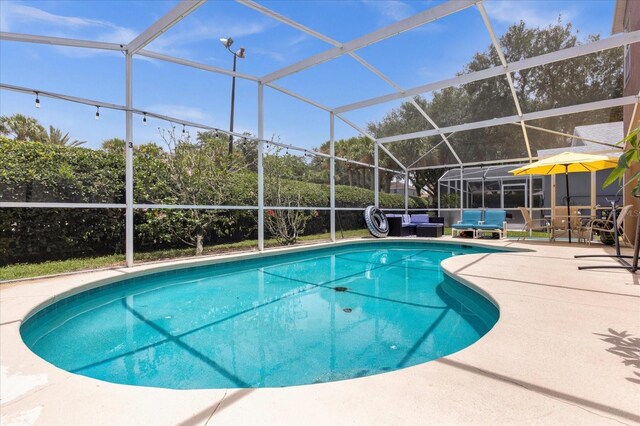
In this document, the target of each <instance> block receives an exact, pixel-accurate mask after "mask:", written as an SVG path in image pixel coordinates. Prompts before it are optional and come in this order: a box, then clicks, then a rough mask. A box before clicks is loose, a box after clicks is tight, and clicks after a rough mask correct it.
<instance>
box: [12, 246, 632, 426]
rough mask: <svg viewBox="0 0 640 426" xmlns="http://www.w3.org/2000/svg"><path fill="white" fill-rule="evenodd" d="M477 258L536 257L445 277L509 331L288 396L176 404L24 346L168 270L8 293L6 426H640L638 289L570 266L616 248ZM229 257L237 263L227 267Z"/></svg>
mask: <svg viewBox="0 0 640 426" xmlns="http://www.w3.org/2000/svg"><path fill="white" fill-rule="evenodd" d="M388 240H391V239H388ZM401 240H402V241H406V239H401ZM421 240H422V239H421ZM425 240H429V239H425ZM437 241H438V242H454V243H463V244H474V243H477V242H478V241H472V240H460V239H454V240H452V239H451V238H450V237H446V238H439V239H437ZM481 244H483V245H488V246H500V247H508V248H513V249H526V250H529V251H519V252H508V253H491V254H473V255H467V256H457V257H453V258H450V259H446V260H445V261H444V262H443V263H442V267H443V269H444V270H445V272H446V273H448V274H451V275H453V276H454V277H456V278H457V279H458V280H461V281H463V282H466V283H468V284H470V285H472V286H476V287H477V288H479V289H481V290H482V291H483V292H485V293H487V294H488V295H489V296H490V297H491V298H493V299H494V301H495V302H497V304H498V305H499V307H500V320H499V321H498V323H497V324H496V325H495V327H494V328H493V329H492V330H491V331H490V332H489V333H488V334H487V335H485V336H484V337H483V338H482V339H480V340H479V341H478V342H476V343H475V344H473V345H471V346H469V347H467V348H465V349H463V350H461V351H460V352H457V353H454V354H452V355H449V356H447V357H444V358H440V359H438V360H435V361H432V362H428V363H425V364H420V365H417V366H414V367H410V368H406V369H403V370H398V371H394V372H390V373H385V374H380V375H375V376H369V377H364V378H359V379H353V380H346V381H341V382H332V383H324V384H317V385H307V386H296V387H288V388H260V389H229V390H224V389H222V390H216V389H214V390H189V391H184V390H180V391H179V390H168V389H158V388H142V387H135V386H125V385H116V384H112V383H107V382H102V381H98V380H94V379H90V378H87V377H83V376H78V375H74V374H71V373H68V372H66V371H64V370H60V369H58V368H56V367H54V366H52V365H51V364H49V363H47V362H46V361H44V360H42V359H40V358H39V357H38V356H36V355H35V354H33V353H32V352H31V351H30V350H29V349H28V348H27V347H26V346H25V345H24V344H23V343H22V340H21V338H20V335H19V327H20V324H21V322H22V320H23V319H24V318H25V317H26V316H27V315H28V314H29V312H31V311H32V310H33V309H34V308H36V307H37V306H40V305H43V304H48V303H50V302H51V301H52V300H57V299H58V298H61V297H64V296H65V295H67V294H69V292H73V289H77V288H78V287H80V286H82V285H85V284H87V283H90V282H94V281H96V280H105V279H106V280H109V279H118V278H122V276H123V275H127V274H135V273H139V272H141V271H144V270H148V269H156V268H158V267H161V265H158V264H153V265H142V266H138V267H135V268H132V269H114V270H105V271H98V272H91V273H84V274H77V275H70V276H62V277H56V278H47V279H39V280H32V281H26V282H23V283H19V284H13V285H10V286H4V285H3V286H0V364H1V371H0V414H1V418H2V424H3V425H5V424H6V425H11V424H28V425H30V424H42V425H75V424H77V425H87V424H92V425H100V424H109V425H116V424H117V425H124V424H126V425H130V424H148V425H164V424H167V425H204V424H367V425H369V424H491V425H494V424H509V425H513V424H572V425H573V424H580V425H587V424H593V425H606V424H640V282H639V280H638V275H635V274H631V273H629V272H627V271H625V270H585V271H579V270H578V269H577V267H578V266H579V265H617V262H616V261H614V260H612V259H607V258H600V259H574V258H573V256H574V255H575V254H604V253H608V254H611V253H612V252H613V250H612V248H610V247H603V246H592V247H587V246H585V245H583V244H572V245H569V244H562V243H559V244H548V243H544V242H537V241H523V242H516V241H512V240H481ZM625 251H626V252H627V253H629V251H630V250H628V249H626V250H625ZM273 252H275V251H269V252H268V254H270V253H273ZM240 256H246V255H240ZM252 256H255V254H253V255H252ZM230 257H237V256H224V257H222V258H230ZM211 261H212V260H211V259H208V260H204V262H211ZM197 262H201V261H200V260H195V261H194V260H192V259H191V260H186V261H185V260H182V261H176V262H168V263H165V264H162V265H176V264H183V265H184V264H190V265H192V264H193V263H197Z"/></svg>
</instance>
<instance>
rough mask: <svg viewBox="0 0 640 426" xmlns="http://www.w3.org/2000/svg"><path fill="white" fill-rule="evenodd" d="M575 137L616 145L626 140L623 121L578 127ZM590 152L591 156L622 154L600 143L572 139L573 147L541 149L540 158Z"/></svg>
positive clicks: (539, 151)
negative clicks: (564, 153)
mask: <svg viewBox="0 0 640 426" xmlns="http://www.w3.org/2000/svg"><path fill="white" fill-rule="evenodd" d="M573 134H574V135H575V136H579V137H581V138H585V139H591V140H594V141H598V142H601V143H605V144H609V145H615V144H616V143H617V142H619V141H620V140H622V139H623V138H624V127H623V122H622V121H616V122H613V123H600V124H590V125H587V126H578V127H576V128H575V129H574V130H573ZM567 151H568V152H585V153H586V152H588V153H591V154H605V153H606V154H609V155H616V154H620V150H618V149H615V148H607V147H606V146H604V145H602V144H598V143H593V142H589V141H587V140H583V139H577V138H573V139H571V146H568V147H561V148H551V149H539V150H538V157H549V156H551V155H556V154H560V153H562V152H567Z"/></svg>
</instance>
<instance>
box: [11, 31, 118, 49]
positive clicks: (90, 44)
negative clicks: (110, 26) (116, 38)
mask: <svg viewBox="0 0 640 426" xmlns="http://www.w3.org/2000/svg"><path fill="white" fill-rule="evenodd" d="M0 40H3V41H17V42H22V43H36V44H48V45H51V46H68V47H82V48H86V49H99V50H116V51H125V50H127V48H126V46H125V45H124V44H118V43H105V42H102V41H90V40H78V39H71V38H62V37H49V36H39V35H32V34H20V33H9V32H4V31H3V32H0Z"/></svg>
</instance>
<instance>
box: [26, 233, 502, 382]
mask: <svg viewBox="0 0 640 426" xmlns="http://www.w3.org/2000/svg"><path fill="white" fill-rule="evenodd" d="M490 251H492V250H489V249H476V248H471V247H465V246H455V245H445V244H433V243H392V244H389V243H376V244H351V245H347V246H340V247H331V248H327V249H322V250H312V251H305V252H298V253H295V254H286V255H278V256H271V257H266V258H262V259H254V260H245V261H240V262H232V263H227V264H218V265H210V266H201V267H194V268H189V269H181V270H174V271H170V272H162V273H155V274H152V275H146V276H143V277H138V278H134V279H127V280H123V281H120V282H117V283H113V284H110V285H107V286H104V287H100V288H97V289H93V290H90V291H86V292H83V293H79V294H77V295H74V296H72V297H69V298H67V299H63V300H61V301H59V302H57V303H55V304H53V305H51V306H49V307H47V308H45V309H44V310H42V311H40V312H38V313H36V314H35V315H34V316H32V317H31V318H29V319H28V320H27V321H26V322H25V323H24V324H23V326H22V328H21V333H22V337H23V339H24V341H25V343H26V344H27V346H29V347H30V348H31V350H33V352H35V353H36V354H38V355H39V356H41V357H42V358H44V359H45V360H47V361H49V362H51V363H52V364H54V365H56V366H58V367H60V368H63V369H65V370H68V371H71V372H73V373H77V374H82V375H85V376H89V377H93V378H96V379H101V380H106V381H110V382H115V383H125V384H132V385H140V386H154V387H165V388H174V389H197V388H229V387H231V388H246V387H276V386H289V385H299V384H310V383H320V382H328V381H334V380H342V379H349V378H355V377H362V376H368V375H372V374H377V373H382V372H386V371H391V370H396V369H400V368H404V367H408V366H411V365H415V364H419V363H423V362H426V361H429V360H433V359H436V358H439V357H442V356H444V355H447V354H450V353H453V352H456V351H458V350H460V349H462V348H464V347H466V346H469V345H470V344H472V343H473V342H475V341H476V340H478V339H479V338H480V337H482V336H483V335H484V334H485V333H487V332H488V331H489V330H490V329H491V327H492V326H493V325H494V324H495V322H496V321H497V319H498V315H499V314H498V310H497V308H496V307H495V306H494V305H493V304H492V303H490V302H489V301H488V300H487V299H485V298H484V297H482V296H480V295H479V294H478V293H476V292H474V291H472V290H470V289H469V288H467V287H466V286H464V285H462V284H460V283H458V282H456V281H454V280H452V279H450V278H448V277H446V276H445V275H443V273H442V271H441V269H440V266H439V264H440V262H441V261H442V260H443V259H446V258H448V257H451V256H455V255H461V254H467V253H480V252H490Z"/></svg>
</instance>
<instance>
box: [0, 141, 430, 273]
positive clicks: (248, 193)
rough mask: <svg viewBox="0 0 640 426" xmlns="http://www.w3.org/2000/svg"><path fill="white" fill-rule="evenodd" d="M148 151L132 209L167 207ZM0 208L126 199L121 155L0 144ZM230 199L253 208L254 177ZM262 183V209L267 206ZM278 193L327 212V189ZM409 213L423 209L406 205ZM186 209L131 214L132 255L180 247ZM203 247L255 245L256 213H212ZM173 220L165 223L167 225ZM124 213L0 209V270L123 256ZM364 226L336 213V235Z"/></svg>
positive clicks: (346, 199) (246, 174)
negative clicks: (25, 264) (8, 266)
mask: <svg viewBox="0 0 640 426" xmlns="http://www.w3.org/2000/svg"><path fill="white" fill-rule="evenodd" d="M162 155H165V154H163V151H162V150H160V149H159V148H158V147H155V146H154V145H150V144H148V145H142V146H139V147H136V155H135V156H134V182H135V185H134V194H135V195H134V198H135V202H137V203H147V202H153V203H163V202H164V203H171V200H170V199H169V198H168V197H169V196H168V195H167V194H168V192H167V191H166V187H167V185H169V184H170V183H169V182H167V181H166V180H167V179H168V178H167V170H166V169H165V168H164V165H163V164H164V163H163V161H162V158H161V156H162ZM0 158H1V159H2V160H1V161H0V201H5V202H6V201H18V202H25V201H27V202H73V203H81V202H82V203H118V204H123V203H124V199H125V194H124V192H125V187H124V186H125V185H124V182H125V170H124V155H121V153H119V152H111V151H104V150H92V149H87V148H79V147H73V148H71V147H64V146H56V145H49V144H44V143H39V142H17V141H13V140H9V139H7V138H0ZM233 179H234V181H233V185H232V188H233V193H232V194H228V195H227V197H228V200H227V201H226V204H236V205H238V204H239V205H243V204H244V205H256V204H257V202H256V200H255V197H256V195H255V194H256V190H257V176H256V174H255V173H253V172H251V171H243V172H241V173H237V174H235V175H234V176H233ZM268 184H269V180H268V179H267V180H266V181H265V185H266V187H265V204H269V203H270V202H271V201H272V199H271V198H270V197H271V191H270V188H269V187H268ZM281 185H282V187H283V190H284V191H286V192H287V193H290V194H300V198H301V204H303V205H306V206H314V207H321V206H326V207H328V206H329V185H326V184H316V183H307V182H300V181H293V180H282V181H281ZM373 199H374V192H373V191H371V190H369V189H363V188H357V187H349V186H343V185H336V206H338V207H356V208H357V207H365V206H367V205H370V204H372V203H373ZM380 204H381V206H384V207H386V208H398V209H401V208H404V198H403V197H402V196H400V195H395V194H384V193H381V194H380ZM409 207H410V208H426V207H427V204H426V202H425V201H424V200H422V199H420V198H414V197H412V198H410V200H409ZM181 212H185V211H184V210H164V211H161V210H157V209H156V210H154V209H149V210H146V209H145V210H142V209H138V210H136V211H135V217H134V222H135V232H134V238H135V241H134V244H135V247H136V250H139V251H145V250H153V249H158V248H168V247H181V246H184V245H185V244H184V243H183V242H182V240H181V236H180V234H179V230H180V229H181V227H180V223H181V222H180V221H181V220H185V218H184V215H182V216H181ZM211 214H212V223H211V226H210V227H209V228H208V229H207V232H206V235H205V244H215V243H217V242H233V241H240V240H242V239H247V238H256V233H257V224H256V217H257V215H256V212H255V211H251V210H250V211H233V210H230V211H216V212H212V213H211ZM168 218H171V220H168ZM124 223H125V218H124V209H102V208H100V209H75V208H64V209H38V208H3V209H0V265H6V264H10V263H16V262H34V261H43V260H52V259H65V258H72V257H80V256H95V255H104V254H112V253H121V252H122V251H123V250H124ZM340 226H341V227H342V229H354V228H360V227H363V226H364V222H363V220H362V212H361V211H355V212H347V211H340V212H339V213H338V229H340ZM328 229H329V215H328V214H327V213H324V212H320V214H318V215H317V216H316V217H313V218H312V219H310V221H309V222H308V223H307V227H306V230H305V233H306V234H312V233H318V232H326V231H327V230H328Z"/></svg>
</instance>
